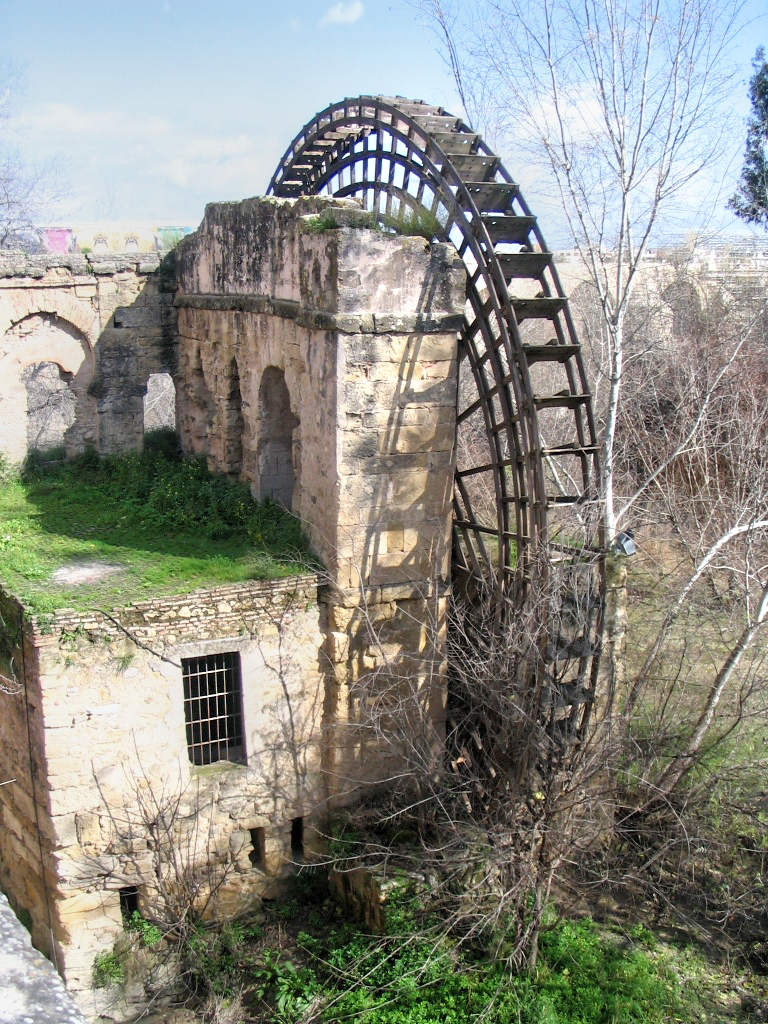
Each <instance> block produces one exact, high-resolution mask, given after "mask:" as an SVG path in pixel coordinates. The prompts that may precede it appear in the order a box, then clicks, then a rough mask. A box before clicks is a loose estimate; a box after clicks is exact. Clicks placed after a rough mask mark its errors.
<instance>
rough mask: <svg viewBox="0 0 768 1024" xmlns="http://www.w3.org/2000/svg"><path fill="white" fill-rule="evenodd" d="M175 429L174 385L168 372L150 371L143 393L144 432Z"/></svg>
mask: <svg viewBox="0 0 768 1024" xmlns="http://www.w3.org/2000/svg"><path fill="white" fill-rule="evenodd" d="M163 428H168V429H170V430H175V429H176V385H175V384H174V382H173V377H172V376H171V375H170V373H150V375H149V377H147V392H146V394H145V395H144V433H146V432H147V431H148V430H161V429H163Z"/></svg>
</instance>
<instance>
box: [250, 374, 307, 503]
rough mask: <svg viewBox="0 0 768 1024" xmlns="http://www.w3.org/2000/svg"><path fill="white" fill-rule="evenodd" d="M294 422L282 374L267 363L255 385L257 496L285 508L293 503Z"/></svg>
mask: <svg viewBox="0 0 768 1024" xmlns="http://www.w3.org/2000/svg"><path fill="white" fill-rule="evenodd" d="M298 425H299V420H298V417H296V416H295V415H294V414H293V413H292V412H291V396H290V394H289V392H288V385H287V384H286V383H285V374H284V373H283V371H282V370H280V369H278V368H277V367H276V366H268V367H267V368H266V370H265V371H264V374H263V376H262V378H261V384H260V386H259V445H258V467H259V487H258V490H259V498H260V499H261V500H262V501H263V500H264V499H265V498H270V499H271V500H272V501H276V502H278V503H279V504H280V505H282V506H283V507H284V508H287V509H291V508H292V506H293V489H294V486H295V483H296V477H295V471H294V462H293V445H294V440H293V437H294V431H295V429H296V427H298Z"/></svg>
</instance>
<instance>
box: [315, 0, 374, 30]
mask: <svg viewBox="0 0 768 1024" xmlns="http://www.w3.org/2000/svg"><path fill="white" fill-rule="evenodd" d="M364 10H365V8H364V7H363V5H362V3H361V0H350V3H344V2H343V0H339V3H337V4H334V5H333V7H330V8H329V9H328V10H327V11H326V12H325V14H324V15H323V17H322V19H321V21H320V25H321V26H323V25H352V24H353V23H354V22H356V21H359V20H360V19H361V18H362V16H363V11H364Z"/></svg>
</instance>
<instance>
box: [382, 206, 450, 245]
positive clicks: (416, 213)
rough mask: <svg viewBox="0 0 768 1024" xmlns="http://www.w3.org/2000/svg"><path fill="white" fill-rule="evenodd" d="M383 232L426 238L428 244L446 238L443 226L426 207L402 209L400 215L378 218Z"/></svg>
mask: <svg viewBox="0 0 768 1024" xmlns="http://www.w3.org/2000/svg"><path fill="white" fill-rule="evenodd" d="M379 222H380V224H381V226H382V227H383V228H384V229H385V230H390V231H393V232H394V233H395V234H398V235H412V236H417V235H418V236H420V237H421V238H426V240H427V241H428V242H434V241H440V240H441V239H444V238H445V237H446V231H445V225H443V224H441V222H440V221H439V220H438V218H437V217H436V216H435V215H434V214H433V213H432V212H431V211H430V210H428V209H427V208H426V206H416V207H403V208H402V211H401V215H400V216H397V217H389V216H385V215H382V216H381V217H380V218H379Z"/></svg>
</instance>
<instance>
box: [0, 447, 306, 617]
mask: <svg viewBox="0 0 768 1024" xmlns="http://www.w3.org/2000/svg"><path fill="white" fill-rule="evenodd" d="M92 561H101V562H108V563H109V564H110V565H113V566H118V567H119V571H117V572H115V573H113V574H112V575H110V576H108V577H107V578H105V579H103V580H102V581H100V582H98V583H90V584H80V585H77V584H61V585H59V584H56V583H55V582H54V581H53V579H52V577H53V573H54V572H55V571H56V570H57V569H60V568H62V567H65V566H76V565H78V564H81V563H84V562H92ZM317 567H318V563H317V562H316V561H315V560H314V559H313V558H312V556H311V554H310V552H309V549H308V547H307V543H306V539H305V538H304V536H303V534H302V531H301V527H300V524H299V523H298V521H297V520H296V519H295V518H294V517H293V516H291V515H290V514H289V513H287V512H286V511H285V510H284V509H282V508H281V507H280V506H278V505H275V504H273V503H271V502H265V503H263V504H260V503H258V502H256V501H254V499H253V498H252V497H251V494H250V491H249V490H248V488H247V487H246V486H245V485H244V484H240V483H234V482H232V481H230V480H228V479H227V478H225V477H222V476H216V475H213V474H211V473H209V472H208V470H207V468H206V466H205V462H204V460H202V459H194V460H184V459H181V458H180V456H179V455H178V453H177V451H176V441H175V440H174V438H173V435H170V436H169V435H168V434H167V432H158V436H155V437H153V436H152V435H147V439H146V445H145V451H144V452H143V453H142V454H138V453H137V454H132V455H128V456H126V457H124V458H114V457H106V458H99V456H98V455H96V454H95V453H94V452H92V451H91V452H86V453H85V454H84V455H82V456H80V457H79V458H78V459H76V460H75V461H74V462H71V463H64V464H48V463H46V462H45V461H44V460H43V459H42V458H40V457H39V456H37V457H33V458H32V459H31V460H29V461H28V465H27V467H26V468H25V470H24V471H23V473H22V474H21V475H20V476H15V477H10V478H9V477H7V476H6V478H5V479H4V480H3V481H2V482H0V574H1V575H2V579H3V582H4V583H5V584H6V585H7V586H8V587H9V588H10V590H11V591H13V593H15V594H16V595H17V596H18V597H20V598H21V599H22V600H23V601H24V603H25V604H26V605H27V606H28V607H29V609H30V610H31V611H32V612H35V613H38V614H40V613H50V612H52V611H54V610H56V609H57V608H62V607H72V608H75V609H78V610H84V609H87V608H93V607H102V608H110V607H116V606H119V605H124V604H126V603H128V602H130V601H133V600H140V599H142V598H148V597H151V596H157V595H163V594H183V593H188V592H189V591H191V590H194V589H195V588H199V587H209V586H216V585H218V584H224V583H235V582H241V581H244V580H251V579H259V580H263V579H274V578H277V577H282V576H290V575H295V574H298V573H300V572H304V571H307V570H309V569H311V568H317Z"/></svg>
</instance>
